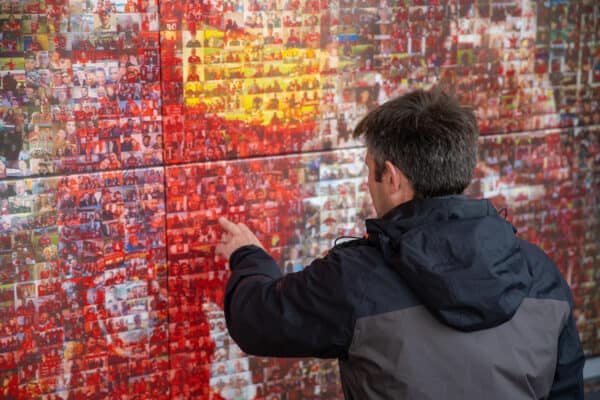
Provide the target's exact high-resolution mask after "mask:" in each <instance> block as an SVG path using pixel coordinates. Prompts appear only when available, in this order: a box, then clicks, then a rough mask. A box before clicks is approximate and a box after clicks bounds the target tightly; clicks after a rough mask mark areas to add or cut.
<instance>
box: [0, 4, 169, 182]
mask: <svg viewBox="0 0 600 400" xmlns="http://www.w3.org/2000/svg"><path fill="white" fill-rule="evenodd" d="M0 8H1V9H0V25H1V26H2V37H1V38H2V40H1V44H2V45H1V46H0V78H1V80H0V81H1V88H2V89H1V91H0V143H1V150H0V165H1V167H0V169H1V171H0V176H1V177H5V176H9V177H24V176H32V175H48V174H58V173H72V172H93V171H98V170H110V169H112V170H116V169H120V168H129V167H140V166H153V165H160V164H162V161H163V151H162V147H163V146H162V145H163V142H162V121H161V116H162V111H161V106H162V103H161V102H162V96H161V87H160V50H159V43H160V41H159V31H158V29H159V19H158V6H157V4H156V2H155V1H147V0H143V1H140V2H139V3H138V2H133V1H131V0H129V1H127V2H126V1H125V0H123V1H114V2H113V1H104V0H94V1H70V2H69V1H52V2H48V3H46V2H43V3H42V2H39V1H37V0H34V1H20V2H19V1H17V2H14V1H4V2H2V5H0Z"/></svg>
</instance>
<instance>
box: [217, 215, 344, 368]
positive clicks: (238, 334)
mask: <svg viewBox="0 0 600 400" xmlns="http://www.w3.org/2000/svg"><path fill="white" fill-rule="evenodd" d="M227 222H229V221H227ZM229 223H230V222H229ZM221 224H222V226H223V228H224V230H225V231H226V232H227V234H226V235H224V241H223V242H222V244H221V245H219V246H218V247H217V252H218V253H220V254H223V255H227V251H228V248H227V246H228V245H229V243H230V242H234V245H232V246H229V249H232V248H234V247H236V248H235V250H233V251H232V253H231V254H230V267H231V271H232V272H231V277H230V279H229V282H228V284H227V289H226V294H225V318H226V322H227V327H228V329H229V333H230V334H231V337H232V338H233V339H234V340H235V341H236V343H237V344H238V345H239V346H240V348H241V349H242V350H244V351H245V352H246V353H249V354H253V355H261V356H278V357H322V358H337V357H344V356H345V354H346V351H347V349H348V347H349V346H350V342H351V341H352V332H353V325H354V316H353V312H352V308H351V307H350V306H349V304H348V302H347V301H346V293H345V291H344V288H343V277H342V271H341V268H340V265H339V263H338V262H337V261H339V260H337V257H336V256H335V254H333V253H332V254H330V255H329V256H327V257H325V258H322V259H317V260H315V261H314V262H313V263H312V264H311V265H310V266H308V267H306V268H305V269H304V270H303V271H301V272H298V273H293V274H288V275H286V276H283V275H282V274H281V272H280V271H279V267H278V266H277V263H276V262H275V260H273V258H272V257H271V256H269V255H268V254H267V253H266V252H265V251H264V250H263V249H262V248H261V247H259V246H260V243H258V245H257V244H256V242H258V241H256V242H255V243H252V242H253V241H254V240H256V238H255V237H254V239H252V237H249V236H248V232H250V231H249V230H247V229H248V228H247V227H245V225H243V224H239V225H235V224H232V225H234V226H237V227H238V229H240V231H236V229H235V228H233V227H232V226H231V225H226V224H223V221H221ZM244 230H247V231H244ZM250 233H251V232H250ZM238 236H241V237H242V239H239V240H238V239H237V238H236V237H238ZM252 236H254V235H252ZM236 241H239V242H244V241H246V242H248V243H246V244H244V243H235V242H236ZM239 244H241V246H238V245H239Z"/></svg>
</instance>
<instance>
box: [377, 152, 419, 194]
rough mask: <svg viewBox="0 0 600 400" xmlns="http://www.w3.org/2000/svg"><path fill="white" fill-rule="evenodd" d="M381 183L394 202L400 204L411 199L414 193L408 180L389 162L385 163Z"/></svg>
mask: <svg viewBox="0 0 600 400" xmlns="http://www.w3.org/2000/svg"><path fill="white" fill-rule="evenodd" d="M383 181H384V183H385V184H386V188H388V190H389V192H388V193H389V194H390V196H392V197H393V201H394V202H397V203H398V204H400V203H404V202H406V201H409V200H412V199H413V197H414V195H415V192H414V189H413V187H412V184H411V182H410V180H409V179H408V178H407V177H406V175H405V174H404V172H402V171H401V170H400V168H398V167H396V166H395V165H394V164H392V163H391V162H390V161H386V162H385V172H384V174H383Z"/></svg>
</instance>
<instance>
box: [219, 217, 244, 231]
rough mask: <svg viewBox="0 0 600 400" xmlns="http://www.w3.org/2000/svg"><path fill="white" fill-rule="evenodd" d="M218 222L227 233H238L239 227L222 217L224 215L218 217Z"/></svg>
mask: <svg viewBox="0 0 600 400" xmlns="http://www.w3.org/2000/svg"><path fill="white" fill-rule="evenodd" d="M219 224H221V227H222V228H223V229H224V230H225V231H226V232H228V233H231V234H236V233H240V228H239V227H238V226H237V225H236V224H234V223H233V222H231V221H230V220H228V219H227V218H224V217H221V218H219Z"/></svg>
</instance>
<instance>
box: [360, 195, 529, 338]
mask: <svg viewBox="0 0 600 400" xmlns="http://www.w3.org/2000/svg"><path fill="white" fill-rule="evenodd" d="M367 232H368V234H369V240H370V241H373V242H375V243H376V244H377V245H378V246H379V248H380V249H381V251H382V252H383V255H384V257H385V260H386V262H387V263H388V264H389V265H391V266H393V268H395V270H396V271H397V272H398V273H399V274H400V275H401V276H402V278H404V280H405V281H406V282H407V284H408V285H409V286H410V288H411V289H412V290H413V291H414V293H415V294H416V296H417V297H418V298H419V299H420V300H421V301H422V302H423V304H424V305H425V306H426V307H427V308H428V309H429V310H430V311H431V312H432V313H433V314H434V315H435V316H436V317H437V318H438V319H439V320H440V321H441V322H443V323H444V324H446V325H449V326H451V327H453V328H455V329H459V330H461V331H475V330H481V329H487V328H492V327H494V326H497V325H500V324H502V323H504V322H506V321H508V320H509V319H511V317H512V316H513V314H514V313H515V312H516V310H517V309H518V308H519V306H520V304H521V302H522V301H523V298H524V297H525V296H526V295H527V294H528V292H529V288H530V286H531V282H532V275H531V272H530V270H529V268H528V266H527V263H526V261H525V258H524V256H523V255H522V253H521V249H520V245H519V239H518V238H517V237H516V235H515V233H516V230H515V229H514V228H513V226H512V225H511V224H510V223H508V222H507V221H506V220H505V219H504V218H502V217H501V216H500V215H499V214H498V212H497V211H496V209H495V208H494V207H493V206H492V204H491V203H490V202H489V201H488V200H470V199H467V198H466V197H463V196H448V197H436V198H431V199H426V200H413V201H411V202H408V203H405V204H402V205H400V206H398V207H396V208H395V209H393V210H391V211H390V212H389V213H388V214H386V215H385V216H384V217H383V218H380V219H370V220H367Z"/></svg>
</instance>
